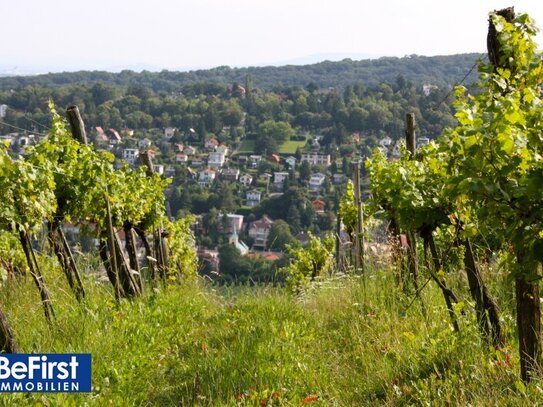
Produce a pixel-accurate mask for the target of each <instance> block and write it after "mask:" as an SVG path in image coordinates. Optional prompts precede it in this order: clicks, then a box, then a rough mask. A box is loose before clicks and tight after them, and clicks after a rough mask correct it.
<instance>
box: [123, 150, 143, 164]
mask: <svg viewBox="0 0 543 407" xmlns="http://www.w3.org/2000/svg"><path fill="white" fill-rule="evenodd" d="M139 156H140V151H139V150H138V149H137V148H125V149H124V150H123V155H122V157H123V160H125V161H126V162H127V163H128V164H135V163H136V160H137V159H138V157H139Z"/></svg>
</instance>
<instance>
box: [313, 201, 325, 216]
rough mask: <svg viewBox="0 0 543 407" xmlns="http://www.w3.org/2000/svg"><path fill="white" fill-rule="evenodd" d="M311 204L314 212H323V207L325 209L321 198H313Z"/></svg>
mask: <svg viewBox="0 0 543 407" xmlns="http://www.w3.org/2000/svg"><path fill="white" fill-rule="evenodd" d="M312 204H313V209H315V212H317V213H323V212H324V209H326V202H324V201H323V200H322V199H315V200H314V201H313V202H312Z"/></svg>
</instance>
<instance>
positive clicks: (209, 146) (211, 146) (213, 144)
mask: <svg viewBox="0 0 543 407" xmlns="http://www.w3.org/2000/svg"><path fill="white" fill-rule="evenodd" d="M219 144H220V143H219V140H217V139H216V138H215V137H212V138H210V139H209V140H207V141H206V142H205V145H204V147H205V149H206V150H208V151H215V149H216V148H217V147H219Z"/></svg>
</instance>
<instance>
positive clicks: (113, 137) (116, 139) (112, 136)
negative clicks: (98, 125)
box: [105, 128, 122, 144]
mask: <svg viewBox="0 0 543 407" xmlns="http://www.w3.org/2000/svg"><path fill="white" fill-rule="evenodd" d="M105 133H106V136H107V138H108V141H109V143H110V144H119V143H120V142H121V141H122V139H121V136H120V135H119V132H118V131H117V130H115V129H113V128H110V129H107V130H106V131H105Z"/></svg>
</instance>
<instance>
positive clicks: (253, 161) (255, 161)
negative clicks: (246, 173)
mask: <svg viewBox="0 0 543 407" xmlns="http://www.w3.org/2000/svg"><path fill="white" fill-rule="evenodd" d="M260 161H262V156H261V155H250V156H249V165H250V166H251V167H252V168H258V166H259V165H260Z"/></svg>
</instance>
